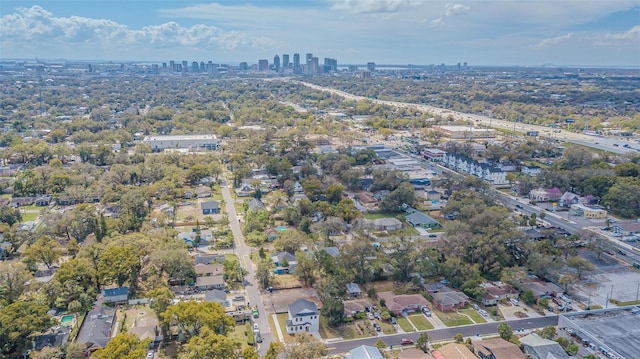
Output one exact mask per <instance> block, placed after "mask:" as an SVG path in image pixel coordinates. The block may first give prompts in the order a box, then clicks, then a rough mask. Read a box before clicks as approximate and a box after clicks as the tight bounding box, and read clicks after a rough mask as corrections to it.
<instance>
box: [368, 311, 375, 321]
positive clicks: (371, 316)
mask: <svg viewBox="0 0 640 359" xmlns="http://www.w3.org/2000/svg"><path fill="white" fill-rule="evenodd" d="M367 318H369V320H373V318H374V317H373V313H371V312H369V313H367Z"/></svg>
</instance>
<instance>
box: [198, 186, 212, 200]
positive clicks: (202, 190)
mask: <svg viewBox="0 0 640 359" xmlns="http://www.w3.org/2000/svg"><path fill="white" fill-rule="evenodd" d="M212 194H213V191H212V190H211V187H209V186H198V188H196V197H198V198H208V197H211V195H212Z"/></svg>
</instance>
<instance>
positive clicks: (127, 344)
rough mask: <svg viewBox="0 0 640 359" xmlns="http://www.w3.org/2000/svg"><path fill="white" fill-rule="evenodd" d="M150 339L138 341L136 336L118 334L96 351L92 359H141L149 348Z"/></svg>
mask: <svg viewBox="0 0 640 359" xmlns="http://www.w3.org/2000/svg"><path fill="white" fill-rule="evenodd" d="M150 342H151V339H144V340H140V338H138V336H137V335H135V334H131V333H120V334H118V335H116V336H115V337H113V338H111V340H109V342H108V343H107V346H106V347H104V348H102V349H98V350H96V351H95V353H93V355H92V357H94V356H95V357H96V358H97V359H142V358H144V357H145V353H146V352H147V349H148V348H149V343H150Z"/></svg>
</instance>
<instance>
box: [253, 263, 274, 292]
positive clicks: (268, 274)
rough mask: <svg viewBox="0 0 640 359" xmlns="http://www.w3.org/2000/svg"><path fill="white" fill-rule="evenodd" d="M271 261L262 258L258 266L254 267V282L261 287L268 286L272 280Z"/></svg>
mask: <svg viewBox="0 0 640 359" xmlns="http://www.w3.org/2000/svg"><path fill="white" fill-rule="evenodd" d="M271 267H272V262H271V260H269V259H267V260H262V261H260V263H258V267H257V268H256V282H257V283H258V284H259V285H260V287H262V288H263V289H266V288H269V287H270V286H271V283H272V281H273V271H272V270H271Z"/></svg>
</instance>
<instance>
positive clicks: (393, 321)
mask: <svg viewBox="0 0 640 359" xmlns="http://www.w3.org/2000/svg"><path fill="white" fill-rule="evenodd" d="M391 324H393V325H396V324H398V321H397V320H396V317H391Z"/></svg>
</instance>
